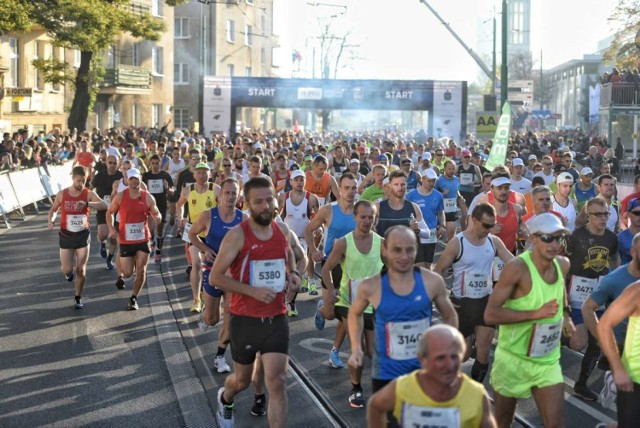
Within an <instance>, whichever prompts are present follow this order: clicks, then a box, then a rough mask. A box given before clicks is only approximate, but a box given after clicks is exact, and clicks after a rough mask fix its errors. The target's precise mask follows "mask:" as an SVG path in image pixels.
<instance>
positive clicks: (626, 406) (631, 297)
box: [598, 281, 640, 428]
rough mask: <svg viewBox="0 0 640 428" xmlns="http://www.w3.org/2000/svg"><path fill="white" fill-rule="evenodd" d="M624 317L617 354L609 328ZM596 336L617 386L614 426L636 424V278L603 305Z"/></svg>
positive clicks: (639, 331) (639, 385)
mask: <svg viewBox="0 0 640 428" xmlns="http://www.w3.org/2000/svg"><path fill="white" fill-rule="evenodd" d="M625 318H629V324H628V326H627V336H626V338H625V341H624V351H623V353H622V358H620V354H619V353H618V347H617V345H616V340H615V336H614V334H613V328H614V327H615V326H617V325H618V324H620V323H621V322H622V321H624V319H625ZM598 337H599V339H600V346H601V347H602V351H603V352H604V354H605V355H606V356H607V359H608V360H609V365H610V366H611V371H613V380H614V382H615V383H616V388H617V389H618V398H617V400H616V406H617V410H618V428H627V427H636V426H638V421H640V406H638V403H640V281H636V282H634V283H633V284H631V285H630V286H629V287H627V288H626V289H625V290H624V291H623V292H622V294H621V295H620V297H618V298H617V299H616V300H615V301H614V302H613V303H612V304H611V306H609V307H608V308H607V310H606V311H605V313H604V315H603V316H602V318H600V322H599V324H598Z"/></svg>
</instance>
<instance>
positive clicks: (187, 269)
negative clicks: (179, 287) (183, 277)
mask: <svg viewBox="0 0 640 428" xmlns="http://www.w3.org/2000/svg"><path fill="white" fill-rule="evenodd" d="M191 269H192V266H191V265H189V266H187V268H186V269H185V270H184V273H186V274H187V276H191Z"/></svg>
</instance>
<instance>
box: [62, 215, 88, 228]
mask: <svg viewBox="0 0 640 428" xmlns="http://www.w3.org/2000/svg"><path fill="white" fill-rule="evenodd" d="M86 228H87V216H86V215H84V214H71V215H67V224H66V227H65V229H67V230H68V231H69V232H82V231H83V230H85V229H86Z"/></svg>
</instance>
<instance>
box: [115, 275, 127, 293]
mask: <svg viewBox="0 0 640 428" xmlns="http://www.w3.org/2000/svg"><path fill="white" fill-rule="evenodd" d="M116 287H117V288H118V290H124V288H125V287H124V278H123V277H121V276H119V277H118V279H117V280H116Z"/></svg>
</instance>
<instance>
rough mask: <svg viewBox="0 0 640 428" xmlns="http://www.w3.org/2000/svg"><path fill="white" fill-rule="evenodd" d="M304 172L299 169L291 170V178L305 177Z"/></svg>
mask: <svg viewBox="0 0 640 428" xmlns="http://www.w3.org/2000/svg"><path fill="white" fill-rule="evenodd" d="M305 175H306V174H305V173H304V171H302V170H300V169H296V170H295V171H293V172H292V173H291V179H292V180H293V179H294V178H298V177H305Z"/></svg>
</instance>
